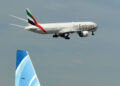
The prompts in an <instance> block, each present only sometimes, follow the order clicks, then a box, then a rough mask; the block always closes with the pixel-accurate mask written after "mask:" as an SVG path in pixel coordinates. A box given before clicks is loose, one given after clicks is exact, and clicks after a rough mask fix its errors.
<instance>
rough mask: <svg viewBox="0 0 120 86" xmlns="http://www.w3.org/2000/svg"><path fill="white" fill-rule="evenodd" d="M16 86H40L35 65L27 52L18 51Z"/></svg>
mask: <svg viewBox="0 0 120 86" xmlns="http://www.w3.org/2000/svg"><path fill="white" fill-rule="evenodd" d="M15 76H16V77H15V86H40V83H39V80H38V78H37V75H36V72H35V70H34V67H33V64H32V62H31V59H30V57H29V54H28V52H27V51H26V50H17V55H16V73H15Z"/></svg>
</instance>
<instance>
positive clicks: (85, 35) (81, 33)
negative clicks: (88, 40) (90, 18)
mask: <svg viewBox="0 0 120 86" xmlns="http://www.w3.org/2000/svg"><path fill="white" fill-rule="evenodd" d="M78 35H79V36H80V37H87V36H88V31H80V32H78Z"/></svg>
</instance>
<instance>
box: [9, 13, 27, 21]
mask: <svg viewBox="0 0 120 86" xmlns="http://www.w3.org/2000/svg"><path fill="white" fill-rule="evenodd" d="M10 16H11V17H13V18H16V19H18V20H21V21H24V22H27V23H28V21H27V20H26V19H23V18H20V17H17V16H14V15H10Z"/></svg>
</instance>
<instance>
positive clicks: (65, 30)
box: [59, 28, 78, 34]
mask: <svg viewBox="0 0 120 86" xmlns="http://www.w3.org/2000/svg"><path fill="white" fill-rule="evenodd" d="M77 31H78V30H75V29H74V28H64V29H62V30H60V31H59V34H64V33H74V32H77Z"/></svg>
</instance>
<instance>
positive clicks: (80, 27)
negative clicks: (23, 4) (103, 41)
mask: <svg viewBox="0 0 120 86" xmlns="http://www.w3.org/2000/svg"><path fill="white" fill-rule="evenodd" d="M26 13H27V20H25V19H23V18H20V17H16V16H14V15H11V16H12V17H14V18H17V19H19V20H22V21H25V22H27V23H28V26H21V25H17V24H11V25H13V26H17V27H22V28H24V29H25V30H28V31H31V32H35V33H38V34H53V38H58V37H62V38H65V39H70V37H69V35H70V34H72V33H77V34H78V35H79V36H80V37H87V36H88V32H92V35H94V32H95V31H96V30H97V27H98V26H97V24H96V23H94V22H67V23H45V24H40V23H37V21H36V19H35V18H34V16H33V15H32V13H31V11H30V10H29V8H27V9H26Z"/></svg>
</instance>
